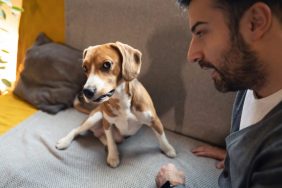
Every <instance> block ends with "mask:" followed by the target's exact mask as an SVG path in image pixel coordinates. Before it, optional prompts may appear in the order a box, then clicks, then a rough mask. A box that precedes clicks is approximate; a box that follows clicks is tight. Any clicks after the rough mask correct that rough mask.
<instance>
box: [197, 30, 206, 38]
mask: <svg viewBox="0 0 282 188" xmlns="http://www.w3.org/2000/svg"><path fill="white" fill-rule="evenodd" d="M203 35H204V32H202V31H197V32H196V36H197V37H198V38H201V37H202V36H203Z"/></svg>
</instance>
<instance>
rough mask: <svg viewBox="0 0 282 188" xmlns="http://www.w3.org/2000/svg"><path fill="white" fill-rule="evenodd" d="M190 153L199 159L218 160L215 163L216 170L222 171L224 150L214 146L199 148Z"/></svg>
mask: <svg viewBox="0 0 282 188" xmlns="http://www.w3.org/2000/svg"><path fill="white" fill-rule="evenodd" d="M192 153H194V154H195V155H197V156H200V157H209V158H213V159H216V160H219V162H218V163H216V168H218V169H222V168H224V159H225V156H226V150H224V149H222V148H219V147H215V146H208V145H206V146H199V147H196V148H194V149H192Z"/></svg>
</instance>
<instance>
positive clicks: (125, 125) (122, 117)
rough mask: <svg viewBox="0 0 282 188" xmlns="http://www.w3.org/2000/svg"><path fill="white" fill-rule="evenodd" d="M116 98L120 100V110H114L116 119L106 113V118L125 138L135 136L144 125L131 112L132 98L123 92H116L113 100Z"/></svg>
mask: <svg viewBox="0 0 282 188" xmlns="http://www.w3.org/2000/svg"><path fill="white" fill-rule="evenodd" d="M115 97H116V98H117V99H118V100H119V104H118V106H119V109H118V110H116V109H112V111H113V112H114V114H115V116H114V117H113V116H109V115H107V114H106V113H104V114H103V115H104V118H105V119H106V120H107V121H109V123H111V124H115V126H116V128H118V129H119V131H120V133H121V134H122V135H123V136H130V135H134V134H135V133H136V132H137V131H138V130H139V129H140V127H141V125H142V123H141V122H140V121H139V120H138V118H137V117H136V116H135V114H134V113H132V111H131V108H130V105H131V98H130V97H129V96H128V95H127V94H126V93H123V91H116V93H115V95H114V96H113V98H115Z"/></svg>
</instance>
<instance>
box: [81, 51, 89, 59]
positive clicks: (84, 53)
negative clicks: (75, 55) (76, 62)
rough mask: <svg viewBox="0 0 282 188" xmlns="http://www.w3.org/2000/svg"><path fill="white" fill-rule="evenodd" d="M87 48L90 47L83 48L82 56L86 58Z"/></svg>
mask: <svg viewBox="0 0 282 188" xmlns="http://www.w3.org/2000/svg"><path fill="white" fill-rule="evenodd" d="M87 50H88V48H86V49H85V50H83V55H82V58H83V59H85V56H86V54H87Z"/></svg>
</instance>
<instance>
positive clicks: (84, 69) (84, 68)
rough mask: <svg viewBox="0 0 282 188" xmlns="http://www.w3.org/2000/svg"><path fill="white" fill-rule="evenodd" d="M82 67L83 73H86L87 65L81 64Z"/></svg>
mask: <svg viewBox="0 0 282 188" xmlns="http://www.w3.org/2000/svg"><path fill="white" fill-rule="evenodd" d="M82 69H83V71H84V72H85V73H87V72H88V68H87V66H86V65H83V66H82Z"/></svg>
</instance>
